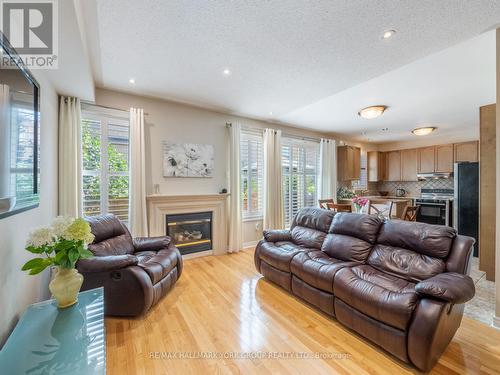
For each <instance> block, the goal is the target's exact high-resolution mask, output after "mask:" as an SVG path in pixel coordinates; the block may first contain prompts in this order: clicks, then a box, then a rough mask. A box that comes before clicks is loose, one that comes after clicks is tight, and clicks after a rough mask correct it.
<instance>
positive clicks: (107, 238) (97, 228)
mask: <svg viewBox="0 0 500 375" xmlns="http://www.w3.org/2000/svg"><path fill="white" fill-rule="evenodd" d="M85 220H86V221H87V222H88V223H89V225H90V230H91V232H92V234H93V235H94V237H95V238H94V242H93V243H92V244H90V245H89V250H90V251H91V252H92V253H93V254H94V255H96V256H109V255H125V254H133V253H134V252H135V249H134V245H133V243H132V236H131V235H130V232H129V231H128V229H127V228H126V227H125V226H124V225H123V224H122V222H121V221H120V219H118V218H117V217H116V216H115V215H111V214H110V215H102V216H92V217H88V218H86V219H85Z"/></svg>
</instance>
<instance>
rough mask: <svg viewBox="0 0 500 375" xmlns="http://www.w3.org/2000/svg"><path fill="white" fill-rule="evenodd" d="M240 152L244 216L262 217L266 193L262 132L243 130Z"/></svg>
mask: <svg viewBox="0 0 500 375" xmlns="http://www.w3.org/2000/svg"><path fill="white" fill-rule="evenodd" d="M240 154H241V194H242V213H243V217H244V218H257V217H262V212H263V201H262V199H263V193H264V192H263V184H264V181H263V179H264V173H263V172H264V149H263V138H262V133H260V132H258V131H249V130H242V132H241V142H240Z"/></svg>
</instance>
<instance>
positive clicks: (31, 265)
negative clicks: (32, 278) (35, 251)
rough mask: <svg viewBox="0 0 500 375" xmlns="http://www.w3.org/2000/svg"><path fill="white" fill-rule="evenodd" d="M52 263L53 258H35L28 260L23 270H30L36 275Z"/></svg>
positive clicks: (31, 273)
mask: <svg viewBox="0 0 500 375" xmlns="http://www.w3.org/2000/svg"><path fill="white" fill-rule="evenodd" d="M52 264H53V259H52V258H45V259H44V258H35V259H31V260H29V261H27V262H26V263H25V264H24V266H23V267H22V268H21V269H22V270H23V271H27V270H30V272H29V274H30V275H36V274H38V273H40V272H42V271H43V270H44V269H45V268H47V267H48V266H50V265H52Z"/></svg>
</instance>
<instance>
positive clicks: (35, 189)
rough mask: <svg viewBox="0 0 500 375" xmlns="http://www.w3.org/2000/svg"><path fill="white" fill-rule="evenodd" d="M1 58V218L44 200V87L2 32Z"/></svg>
mask: <svg viewBox="0 0 500 375" xmlns="http://www.w3.org/2000/svg"><path fill="white" fill-rule="evenodd" d="M0 59H1V60H0V219H1V218H4V217H7V216H10V215H13V214H16V213H18V212H22V211H26V210H29V209H31V208H35V207H37V206H38V204H39V202H40V164H39V154H40V149H39V147H40V104H39V95H40V87H39V85H38V83H37V81H36V80H35V78H34V77H33V76H32V74H31V73H30V72H29V71H28V70H27V69H26V67H25V66H24V65H23V63H22V60H21V58H20V57H19V56H18V55H17V53H16V51H15V50H14V48H12V46H11V45H10V43H9V41H8V40H7V38H5V36H4V35H3V34H2V33H1V32H0ZM7 59H8V60H7ZM9 60H10V61H9ZM7 61H9V62H10V63H6V62H7ZM12 61H14V62H15V64H12V63H11V62H12Z"/></svg>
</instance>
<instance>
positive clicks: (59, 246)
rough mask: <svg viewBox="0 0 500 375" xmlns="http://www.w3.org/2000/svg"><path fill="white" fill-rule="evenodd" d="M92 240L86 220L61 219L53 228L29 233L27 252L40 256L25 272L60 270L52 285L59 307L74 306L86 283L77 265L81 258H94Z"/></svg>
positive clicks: (34, 273) (28, 263) (27, 266)
mask: <svg viewBox="0 0 500 375" xmlns="http://www.w3.org/2000/svg"><path fill="white" fill-rule="evenodd" d="M92 241H94V235H93V234H92V233H91V231H90V226H89V224H88V223H87V222H86V221H85V220H84V219H81V218H78V219H71V218H64V217H58V218H56V219H55V220H54V222H53V224H52V226H50V227H44V228H40V229H37V230H35V231H34V232H32V233H31V234H30V236H29V239H28V242H27V244H26V250H27V251H29V252H30V253H33V254H37V255H39V257H37V258H33V259H31V260H29V261H28V262H26V263H25V264H24V266H23V267H22V270H23V271H29V274H30V275H36V274H38V273H40V272H42V271H43V270H44V269H46V268H47V267H49V266H56V270H57V271H56V274H55V276H54V278H53V279H52V281H51V282H50V284H49V290H50V292H51V293H52V295H53V296H54V298H55V299H56V300H57V303H58V307H60V308H65V307H69V306H71V305H74V304H75V303H76V302H77V301H78V292H79V291H80V288H81V287H82V283H83V276H82V275H81V274H80V273H78V271H77V270H76V268H75V264H76V262H77V261H78V260H79V259H85V258H90V257H92V256H93V254H92V253H91V252H90V251H89V250H88V249H87V245H88V244H90V243H92Z"/></svg>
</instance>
